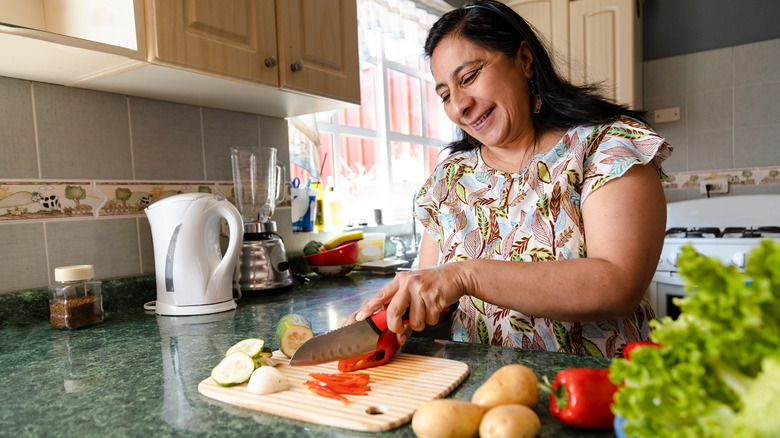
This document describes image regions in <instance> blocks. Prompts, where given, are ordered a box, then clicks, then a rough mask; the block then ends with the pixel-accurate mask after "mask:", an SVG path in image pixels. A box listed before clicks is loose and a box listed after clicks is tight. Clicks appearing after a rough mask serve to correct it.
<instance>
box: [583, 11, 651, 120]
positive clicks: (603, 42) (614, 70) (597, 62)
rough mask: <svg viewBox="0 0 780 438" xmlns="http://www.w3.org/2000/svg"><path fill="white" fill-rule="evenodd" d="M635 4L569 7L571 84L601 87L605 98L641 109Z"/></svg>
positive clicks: (639, 34) (639, 39)
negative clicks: (598, 85)
mask: <svg viewBox="0 0 780 438" xmlns="http://www.w3.org/2000/svg"><path fill="white" fill-rule="evenodd" d="M637 3H639V2H637V1H636V0H576V1H572V2H571V3H570V7H569V14H570V18H569V23H570V37H571V62H572V81H573V82H574V83H576V84H601V85H602V86H603V87H604V91H605V94H606V95H607V97H609V98H611V99H613V100H615V101H617V102H619V103H622V104H626V105H629V106H631V107H638V106H641V105H642V76H641V75H642V65H641V61H642V46H641V43H642V22H641V19H640V13H641V10H639V9H637V8H638V7H639V6H638V5H637Z"/></svg>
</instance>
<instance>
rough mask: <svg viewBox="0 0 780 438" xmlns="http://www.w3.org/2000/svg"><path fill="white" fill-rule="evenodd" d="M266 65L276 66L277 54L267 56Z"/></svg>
mask: <svg viewBox="0 0 780 438" xmlns="http://www.w3.org/2000/svg"><path fill="white" fill-rule="evenodd" d="M265 66H266V67H276V56H269V57H268V58H265Z"/></svg>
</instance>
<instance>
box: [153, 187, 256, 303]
mask: <svg viewBox="0 0 780 438" xmlns="http://www.w3.org/2000/svg"><path fill="white" fill-rule="evenodd" d="M144 212H145V213H146V217H147V218H148V219H149V225H150V226H151V228H152V243H153V244H154V270H155V273H156V278H157V301H156V302H155V304H154V311H155V313H157V314H160V315H205V314H209V313H217V312H224V311H227V310H232V309H235V308H236V302H235V300H234V299H233V284H232V281H233V274H234V272H235V267H236V263H237V261H238V255H239V251H240V250H241V244H242V242H243V233H244V228H243V222H242V220H241V215H240V214H239V212H238V210H237V209H236V207H234V206H233V204H231V203H230V202H228V201H227V200H226V199H225V198H223V197H221V196H217V195H213V194H209V193H185V194H180V195H174V196H170V197H168V198H164V199H161V200H159V201H157V202H155V203H153V204H151V205H150V206H149V207H147V208H146V209H145V210H144ZM222 219H225V220H226V221H227V224H228V228H229V230H230V241H229V243H228V247H227V250H226V251H225V255H224V256H222V251H221V249H220V245H219V233H220V225H221V220H222ZM150 307H151V305H149V306H145V308H150Z"/></svg>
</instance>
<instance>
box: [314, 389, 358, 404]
mask: <svg viewBox="0 0 780 438" xmlns="http://www.w3.org/2000/svg"><path fill="white" fill-rule="evenodd" d="M306 387H307V388H309V391H311V392H313V393H315V394H317V395H321V396H323V397H327V398H332V399H334V400H338V401H340V402H342V403H344V406H349V400H347V399H346V397H343V396H341V394H339V393H337V392H335V391H333V390H332V389H328V388H325V387H321V386H309V385H306Z"/></svg>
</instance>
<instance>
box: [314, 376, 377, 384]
mask: <svg viewBox="0 0 780 438" xmlns="http://www.w3.org/2000/svg"><path fill="white" fill-rule="evenodd" d="M309 376H310V377H312V378H314V379H317V380H319V381H320V382H325V383H333V384H341V385H346V386H365V385H366V384H368V380H369V379H370V378H371V376H369V375H368V374H364V373H338V374H335V373H334V374H331V373H309Z"/></svg>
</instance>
